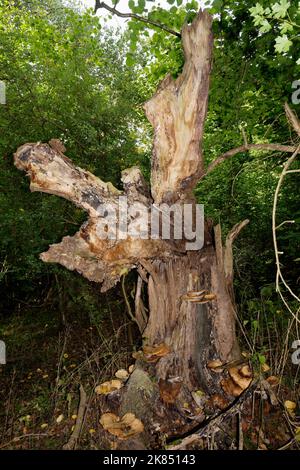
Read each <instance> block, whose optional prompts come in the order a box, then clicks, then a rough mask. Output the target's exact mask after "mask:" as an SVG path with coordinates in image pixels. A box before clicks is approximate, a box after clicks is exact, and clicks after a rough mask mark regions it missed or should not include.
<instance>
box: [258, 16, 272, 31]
mask: <svg viewBox="0 0 300 470" xmlns="http://www.w3.org/2000/svg"><path fill="white" fill-rule="evenodd" d="M270 29H272V26H271V25H270V23H269V21H268V20H266V19H265V18H264V19H263V20H262V22H261V23H260V31H261V32H262V33H267V32H268V31H270Z"/></svg>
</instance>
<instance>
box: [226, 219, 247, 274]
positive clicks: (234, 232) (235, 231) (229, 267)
mask: <svg viewBox="0 0 300 470" xmlns="http://www.w3.org/2000/svg"><path fill="white" fill-rule="evenodd" d="M249 222H250V220H249V219H245V220H243V221H242V222H240V223H238V224H236V225H235V226H234V227H233V228H232V229H231V230H230V232H229V233H228V235H227V237H226V242H225V248H224V274H225V278H226V281H228V282H230V283H232V281H233V255H232V245H233V242H234V240H235V239H236V238H237V236H238V235H239V233H240V232H241V230H242V229H243V228H244V227H246V225H248V224H249Z"/></svg>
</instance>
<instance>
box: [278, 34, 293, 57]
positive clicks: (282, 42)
mask: <svg viewBox="0 0 300 470" xmlns="http://www.w3.org/2000/svg"><path fill="white" fill-rule="evenodd" d="M292 44H293V43H292V41H290V39H289V38H288V37H287V35H286V34H284V35H283V36H278V37H277V38H276V39H275V50H276V52H279V54H280V53H283V52H288V51H289V49H290V47H291V45H292Z"/></svg>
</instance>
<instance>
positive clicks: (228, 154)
mask: <svg viewBox="0 0 300 470" xmlns="http://www.w3.org/2000/svg"><path fill="white" fill-rule="evenodd" d="M249 150H263V151H269V150H273V151H278V152H287V153H293V152H295V150H296V147H293V146H291V145H281V144H247V145H241V146H240V147H236V148H234V149H231V150H228V151H227V152H225V153H222V155H219V156H218V157H217V158H215V159H214V160H213V161H212V162H211V163H210V164H209V165H208V167H207V169H206V172H205V173H204V174H203V175H202V176H201V179H202V178H204V176H206V175H208V174H209V173H210V172H211V171H213V170H214V169H215V168H216V167H217V166H219V165H220V164H221V163H223V162H224V161H225V160H227V159H228V158H231V157H234V156H235V155H237V154H238V153H243V152H248V151H249Z"/></svg>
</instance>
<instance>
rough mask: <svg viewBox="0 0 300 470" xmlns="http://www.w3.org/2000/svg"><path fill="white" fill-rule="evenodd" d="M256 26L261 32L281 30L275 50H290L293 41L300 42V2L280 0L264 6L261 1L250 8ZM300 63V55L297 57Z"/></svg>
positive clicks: (285, 51)
mask: <svg viewBox="0 0 300 470" xmlns="http://www.w3.org/2000/svg"><path fill="white" fill-rule="evenodd" d="M250 13H251V16H252V17H253V19H254V24H255V26H258V28H259V31H260V32H261V33H268V32H269V31H271V30H272V29H274V30H279V33H280V34H278V35H277V37H276V38H275V50H276V51H277V52H278V53H279V54H286V53H288V52H290V49H291V46H292V45H293V43H295V44H296V45H297V43H299V30H300V3H299V2H297V1H294V2H291V1H288V0H280V1H276V2H273V3H271V4H270V5H269V6H268V7H264V6H263V5H262V4H261V3H256V5H255V6H254V7H252V8H250ZM297 64H298V65H300V57H299V58H298V59H297Z"/></svg>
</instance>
